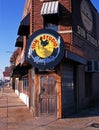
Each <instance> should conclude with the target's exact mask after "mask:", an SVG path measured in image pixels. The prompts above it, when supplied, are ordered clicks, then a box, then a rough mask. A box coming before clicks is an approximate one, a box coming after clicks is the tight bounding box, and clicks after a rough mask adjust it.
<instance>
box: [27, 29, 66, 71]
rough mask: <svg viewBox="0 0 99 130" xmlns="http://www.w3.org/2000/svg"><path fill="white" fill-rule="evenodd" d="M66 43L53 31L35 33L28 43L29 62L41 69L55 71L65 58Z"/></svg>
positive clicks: (43, 30) (46, 30)
mask: <svg viewBox="0 0 99 130" xmlns="http://www.w3.org/2000/svg"><path fill="white" fill-rule="evenodd" d="M64 50H65V46H64V41H63V39H62V37H61V36H60V35H59V34H58V33H57V32H55V31H53V30H51V29H41V30H38V31H36V32H34V33H33V34H32V35H31V36H30V38H29V39H28V41H27V48H26V55H27V60H28V61H29V62H30V63H31V64H32V65H33V66H34V67H37V68H39V69H53V68H54V67H55V66H56V65H57V64H58V63H59V62H60V61H61V59H62V58H63V56H64Z"/></svg>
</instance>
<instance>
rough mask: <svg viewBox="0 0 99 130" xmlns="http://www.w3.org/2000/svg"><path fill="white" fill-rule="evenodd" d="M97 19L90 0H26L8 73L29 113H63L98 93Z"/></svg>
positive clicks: (87, 103) (89, 101)
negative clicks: (17, 51)
mask: <svg viewBox="0 0 99 130" xmlns="http://www.w3.org/2000/svg"><path fill="white" fill-rule="evenodd" d="M98 23H99V14H98V12H97V10H96V9H95V7H94V6H93V5H92V3H91V1H90V0H54V1H53V0H26V3H25V5H24V10H23V15H22V21H20V25H19V28H18V38H17V39H16V43H15V46H16V47H18V48H19V55H18V57H17V59H16V67H15V68H14V70H13V74H12V78H13V79H14V80H15V92H16V93H17V94H18V95H19V97H20V98H21V99H22V100H23V101H24V103H25V104H27V106H28V107H29V108H30V109H32V111H33V115H34V116H36V117H39V116H53V117H56V118H65V117H66V116H67V115H69V114H72V113H74V112H76V111H78V110H80V109H83V108H85V107H87V106H90V105H91V104H92V103H93V101H96V100H97V99H98V98H99V94H98V93H99V87H98V84H99V45H98V39H99V35H98V30H99V29H98V28H99V27H98Z"/></svg>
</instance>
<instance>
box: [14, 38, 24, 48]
mask: <svg viewBox="0 0 99 130" xmlns="http://www.w3.org/2000/svg"><path fill="white" fill-rule="evenodd" d="M15 47H23V36H19V37H18V38H17V39H16V43H15Z"/></svg>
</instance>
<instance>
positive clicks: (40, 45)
mask: <svg viewBox="0 0 99 130" xmlns="http://www.w3.org/2000/svg"><path fill="white" fill-rule="evenodd" d="M57 48H58V41H57V39H56V38H55V37H54V36H51V35H49V34H42V35H39V36H37V37H36V38H35V39H34V40H33V41H32V44H31V50H32V51H35V52H36V54H37V55H38V56H39V57H40V58H47V57H49V56H51V55H52V54H53V52H54V50H55V49H57Z"/></svg>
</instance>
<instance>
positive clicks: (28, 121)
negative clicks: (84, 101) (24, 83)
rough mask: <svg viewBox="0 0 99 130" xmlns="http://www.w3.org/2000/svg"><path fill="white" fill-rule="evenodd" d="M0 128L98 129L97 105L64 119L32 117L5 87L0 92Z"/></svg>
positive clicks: (12, 92)
mask: <svg viewBox="0 0 99 130" xmlns="http://www.w3.org/2000/svg"><path fill="white" fill-rule="evenodd" d="M0 130H99V107H94V108H90V109H87V110H84V111H82V112H80V113H78V114H75V115H72V116H70V117H68V118H66V119H56V118H51V117H48V118H43V117H42V118H41V117H38V118H34V117H33V114H32V112H31V111H30V110H29V109H28V108H27V106H26V105H25V104H24V103H23V102H22V101H21V100H20V99H19V97H18V96H17V95H16V94H15V93H14V91H13V90H12V89H11V88H9V87H5V88H4V91H3V93H0Z"/></svg>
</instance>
